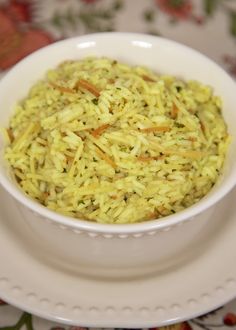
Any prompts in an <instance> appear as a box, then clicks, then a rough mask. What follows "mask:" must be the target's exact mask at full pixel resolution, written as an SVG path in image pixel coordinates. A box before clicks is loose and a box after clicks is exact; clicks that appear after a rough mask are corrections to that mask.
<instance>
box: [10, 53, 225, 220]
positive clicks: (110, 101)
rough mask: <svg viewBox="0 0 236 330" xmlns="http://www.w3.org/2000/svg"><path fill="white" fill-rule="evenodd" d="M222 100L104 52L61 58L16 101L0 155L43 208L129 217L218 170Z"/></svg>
mask: <svg viewBox="0 0 236 330" xmlns="http://www.w3.org/2000/svg"><path fill="white" fill-rule="evenodd" d="M221 111H222V104H221V99H220V98H219V97H218V96H215V95H214V93H213V91H212V89H211V88H210V87H208V86H205V85H203V84H201V83H199V82H196V81H187V82H184V81H182V80H181V79H178V78H176V77H172V76H161V75H157V74H156V73H154V72H152V71H150V70H149V69H147V68H143V67H131V66H128V65H126V64H122V63H119V62H117V61H115V60H112V59H108V58H85V59H84V60H81V61H66V62H63V63H61V64H60V65H59V66H58V67H57V68H55V69H52V70H50V71H49V72H48V73H47V75H46V77H45V78H44V79H43V80H41V81H39V82H37V83H36V84H35V85H34V86H33V87H32V88H31V90H30V91H29V94H28V96H27V97H26V98H25V99H24V100H22V101H21V102H20V103H19V104H17V105H16V109H15V113H14V115H13V117H12V118H11V120H10V124H9V128H8V129H7V130H6V132H7V133H8V134H7V135H8V138H9V144H8V146H7V147H6V149H5V158H6V160H7V161H8V163H9V164H10V166H11V168H12V170H13V173H14V175H15V177H16V180H17V181H18V183H19V185H20V186H21V187H22V189H23V190H24V191H25V192H26V193H27V194H28V195H29V196H31V197H32V198H33V199H36V200H37V201H39V202H40V203H41V204H43V205H44V206H46V207H48V208H49V209H51V210H54V211H56V212H59V213H62V214H64V215H67V216H71V217H74V218H80V219H85V220H91V221H97V222H102V223H134V222H140V221H146V220H150V219H156V218H161V217H163V216H167V215H170V214H173V213H176V212H179V211H181V210H183V209H185V208H186V207H188V206H191V205H192V204H194V203H196V202H197V201H199V200H200V199H201V198H202V197H203V196H205V195H206V194H207V193H208V192H209V190H210V189H211V188H212V186H213V185H214V184H215V182H216V181H217V178H218V177H219V174H220V173H221V170H222V167H223V163H224V159H225V154H226V151H227V146H228V143H229V137H228V134H227V127H226V124H225V122H224V119H223V117H222V114H221Z"/></svg>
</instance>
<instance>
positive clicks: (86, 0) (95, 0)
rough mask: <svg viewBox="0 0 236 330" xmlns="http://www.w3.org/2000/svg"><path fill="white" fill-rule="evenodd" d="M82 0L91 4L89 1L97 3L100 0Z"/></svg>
mask: <svg viewBox="0 0 236 330" xmlns="http://www.w3.org/2000/svg"><path fill="white" fill-rule="evenodd" d="M81 1H82V2H84V3H87V4H89V3H95V2H97V1H98V0H81Z"/></svg>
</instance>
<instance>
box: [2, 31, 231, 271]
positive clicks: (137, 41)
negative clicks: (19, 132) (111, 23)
mask: <svg viewBox="0 0 236 330" xmlns="http://www.w3.org/2000/svg"><path fill="white" fill-rule="evenodd" d="M89 55H96V56H107V57H111V58H114V59H117V60H119V61H122V62H126V63H128V64H131V65H135V64H138V65H145V66H148V67H149V68H151V69H153V70H154V71H156V72H161V73H164V74H170V75H174V76H179V77H181V78H183V79H195V80H198V81H200V82H202V83H204V84H209V85H211V86H212V87H213V88H214V90H215V93H216V94H218V95H219V96H221V98H222V99H223V104H224V106H223V115H224V118H225V120H226V122H227V124H228V129H229V133H230V134H231V135H232V143H231V146H230V150H229V153H228V156H227V159H226V163H225V167H224V174H223V176H222V177H221V178H220V180H219V181H218V183H217V184H216V185H215V186H214V188H213V189H212V190H211V192H210V193H209V194H208V195H207V196H205V197H204V198H203V199H202V200H201V201H199V202H198V203H196V204H195V205H193V206H191V207H189V208H187V209H186V210H184V211H182V212H179V213H177V214H174V215H171V216H168V217H165V218H163V219H161V220H152V221H149V222H143V223H138V224H126V225H110V224H109V225H106V224H99V223H93V222H88V221H83V220H74V219H72V218H69V217H66V216H63V215H60V214H57V213H55V212H53V211H50V210H49V209H47V208H45V207H44V206H42V205H39V204H38V203H37V202H35V201H33V200H32V199H30V198H29V197H28V196H26V195H25V194H24V193H23V192H22V191H21V189H20V188H19V187H18V186H17V185H16V184H15V182H14V180H13V179H12V178H11V175H10V171H9V168H8V166H7V164H6V162H5V161H4V160H3V149H4V143H3V141H1V158H0V182H1V184H2V185H3V187H4V188H5V189H6V190H7V191H8V192H9V193H10V194H11V195H12V196H13V197H14V198H15V199H16V200H17V201H18V202H19V206H20V209H21V211H22V212H21V215H20V217H19V219H16V221H22V226H27V227H28V228H30V234H29V236H30V237H29V239H30V240H31V244H32V253H33V251H40V254H41V256H42V257H43V258H44V260H46V259H47V260H48V262H50V263H53V264H54V265H57V266H59V267H63V268H66V269H71V270H73V271H76V272H80V273H85V274H90V275H94V276H98V275H101V276H122V275H125V276H129V275H131V276H134V275H141V274H147V273H149V272H152V271H156V270H160V269H163V267H167V266H170V265H173V263H177V262H180V261H181V252H183V250H184V249H189V251H191V244H198V234H199V233H200V232H201V231H202V230H204V227H205V226H206V224H207V222H208V221H214V219H211V210H212V207H213V205H214V204H215V203H217V202H218V201H219V200H220V199H222V198H223V197H224V196H225V195H226V194H227V193H228V192H229V191H230V190H231V189H232V188H233V186H234V185H235V183H236V146H235V144H236V129H235V123H236V111H235V104H236V86H235V83H234V81H233V80H232V79H231V78H230V77H229V76H228V75H227V74H226V73H225V72H224V71H223V70H222V69H221V68H220V67H219V66H218V65H217V64H215V63H214V62H212V61H211V60H210V59H208V58H207V57H205V56H204V55H202V54H200V53H198V52H196V51H195V50H192V49H190V48H188V47H186V46H184V45H180V44H178V43H176V42H173V41H170V40H166V39H162V38H159V37H154V36H149V35H143V34H132V33H100V34H92V35H87V36H83V37H77V38H71V39H67V40H64V41H60V42H57V43H55V44H52V45H50V46H47V47H45V48H43V49H40V50H38V51H37V52H35V53H33V54H32V55H30V56H28V57H27V58H25V59H24V60H22V61H21V62H20V63H18V64H17V65H16V66H15V67H14V68H13V69H12V70H11V71H10V72H9V73H8V74H7V75H6V76H5V77H4V78H3V79H2V80H1V82H0V121H1V125H4V126H7V124H8V121H9V117H10V115H11V114H12V109H13V106H14V104H15V103H16V102H18V101H19V100H20V99H22V98H23V97H24V96H26V94H27V91H28V90H29V88H30V87H31V86H32V85H33V84H34V83H35V82H37V81H38V80H39V79H40V78H41V77H43V75H44V74H45V72H46V71H47V70H48V69H50V68H52V67H55V66H56V65H57V64H59V63H61V62H62V61H64V60H68V59H81V58H83V57H85V56H89ZM207 210H208V211H207Z"/></svg>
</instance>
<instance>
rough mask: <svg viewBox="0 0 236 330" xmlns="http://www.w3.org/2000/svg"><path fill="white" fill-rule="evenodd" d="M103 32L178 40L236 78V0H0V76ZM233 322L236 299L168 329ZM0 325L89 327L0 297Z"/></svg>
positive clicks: (73, 329)
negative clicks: (31, 57) (64, 42)
mask: <svg viewBox="0 0 236 330" xmlns="http://www.w3.org/2000/svg"><path fill="white" fill-rule="evenodd" d="M103 31H127V32H142V33H148V34H153V35H160V36H163V37H167V38H169V39H174V40H176V41H179V42H182V43H184V44H186V45H188V46H191V47H193V48H195V49H197V50H199V51H201V52H202V53H204V54H206V55H208V56H209V57H211V58H212V59H213V60H214V61H216V62H218V63H219V64H220V65H221V66H222V67H224V69H225V70H227V71H228V72H229V73H230V74H231V75H232V76H234V77H236V0H145V1H144V0H0V76H2V75H4V73H5V72H7V70H8V69H9V68H10V67H12V66H13V65H14V64H15V63H17V62H18V61H19V60H20V59H21V58H23V57H24V56H26V55H27V54H29V53H31V52H33V51H34V50H36V49H38V48H40V47H42V46H45V45H47V44H50V43H52V42H55V41H57V40H60V39H64V38H67V37H70V36H77V35H83V34H87V33H92V32H103ZM1 267H4V265H1ZM179 299H180V300H181V297H179ZM229 327H235V328H236V300H234V301H232V302H230V303H228V304H227V305H225V306H222V307H221V308H219V309H218V310H216V311H213V312H211V313H208V314H206V315H203V316H201V317H198V318H195V319H193V320H189V321H187V322H182V323H180V324H176V325H173V326H169V327H166V328H165V329H181V330H188V329H205V330H208V329H209V330H210V329H214V328H220V329H227V328H229ZM0 329H6V330H7V329H9V330H10V329H16V330H17V329H19V330H20V329H27V330H32V329H34V330H39V329H40V330H44V329H45V330H46V329H47V330H49V329H51V330H52V329H53V330H56V329H57V330H59V329H61V330H63V329H68V330H76V329H85V328H82V327H79V326H78V325H75V326H64V325H60V324H56V323H53V322H51V321H47V320H43V319H40V318H38V317H36V316H32V315H31V314H28V313H26V312H23V311H21V310H19V309H17V308H15V307H13V306H10V305H8V304H6V303H4V302H3V301H1V300H0ZM156 329H157V328H156ZM159 329H161V328H159ZM163 329H164V328H163Z"/></svg>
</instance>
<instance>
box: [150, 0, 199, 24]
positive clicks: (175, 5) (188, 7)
mask: <svg viewBox="0 0 236 330" xmlns="http://www.w3.org/2000/svg"><path fill="white" fill-rule="evenodd" d="M155 1H156V4H157V5H158V6H159V8H160V9H161V10H162V11H163V12H165V13H166V14H168V15H169V16H171V17H172V18H176V19H182V20H183V19H188V18H189V17H191V14H192V9H193V5H192V1H191V0H155Z"/></svg>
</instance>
